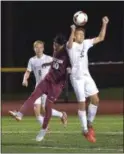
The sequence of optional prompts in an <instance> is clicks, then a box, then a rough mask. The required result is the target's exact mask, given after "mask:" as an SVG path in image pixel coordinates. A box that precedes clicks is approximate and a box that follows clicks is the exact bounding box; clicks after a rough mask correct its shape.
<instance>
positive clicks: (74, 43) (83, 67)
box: [66, 17, 109, 142]
mask: <svg viewBox="0 0 124 154" xmlns="http://www.w3.org/2000/svg"><path fill="white" fill-rule="evenodd" d="M108 22H109V19H108V17H103V18H102V28H101V31H100V33H99V35H98V36H97V37H95V38H92V39H85V30H84V29H83V28H76V26H75V25H72V26H71V35H70V37H69V40H68V42H67V45H66V48H67V50H68V55H69V58H70V62H71V67H72V72H71V75H70V80H71V84H72V86H73V88H74V91H75V94H76V97H77V100H78V102H79V104H78V116H79V119H80V122H81V126H82V133H83V135H84V136H85V138H86V139H87V140H88V141H89V142H96V138H95V132H94V129H93V126H92V123H93V120H94V118H95V116H96V113H97V108H98V105H99V97H98V89H97V87H96V84H95V82H94V80H93V79H92V77H91V75H90V73H89V69H88V50H89V48H91V47H92V46H93V45H95V44H97V43H99V42H102V41H103V40H104V38H105V34H106V29H107V24H108ZM86 97H89V98H90V104H89V106H88V117H87V115H86V107H85V106H86V105H85V98H86Z"/></svg>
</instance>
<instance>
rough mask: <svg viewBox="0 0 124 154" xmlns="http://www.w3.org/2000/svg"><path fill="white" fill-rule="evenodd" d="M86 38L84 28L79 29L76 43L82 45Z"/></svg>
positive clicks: (76, 33) (76, 31)
mask: <svg viewBox="0 0 124 154" xmlns="http://www.w3.org/2000/svg"><path fill="white" fill-rule="evenodd" d="M84 38H85V29H84V28H82V27H78V28H76V30H75V38H74V40H75V42H77V43H82V42H83V40H84Z"/></svg>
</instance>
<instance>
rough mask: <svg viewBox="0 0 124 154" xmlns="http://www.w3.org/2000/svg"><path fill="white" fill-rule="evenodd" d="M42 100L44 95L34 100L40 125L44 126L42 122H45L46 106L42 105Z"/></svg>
mask: <svg viewBox="0 0 124 154" xmlns="http://www.w3.org/2000/svg"><path fill="white" fill-rule="evenodd" d="M41 102H42V96H41V97H39V98H38V99H37V100H36V101H35V102H34V113H35V116H36V119H37V121H38V122H39V124H40V126H42V124H43V120H44V116H43V114H44V112H45V110H44V107H43V106H42V105H41ZM41 113H42V114H41Z"/></svg>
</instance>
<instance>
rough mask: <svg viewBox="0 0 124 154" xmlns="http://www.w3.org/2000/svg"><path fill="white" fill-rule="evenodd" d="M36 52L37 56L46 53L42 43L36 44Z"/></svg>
mask: <svg viewBox="0 0 124 154" xmlns="http://www.w3.org/2000/svg"><path fill="white" fill-rule="evenodd" d="M34 51H35V53H36V55H37V56H41V55H42V54H43V51H44V44H41V43H38V44H36V45H35V47H34Z"/></svg>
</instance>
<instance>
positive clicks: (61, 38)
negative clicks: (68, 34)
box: [54, 33, 66, 45]
mask: <svg viewBox="0 0 124 154" xmlns="http://www.w3.org/2000/svg"><path fill="white" fill-rule="evenodd" d="M54 42H55V43H58V44H60V45H64V44H65V43H66V38H65V36H64V35H63V34H61V33H60V34H57V35H56V37H55V38H54Z"/></svg>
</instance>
